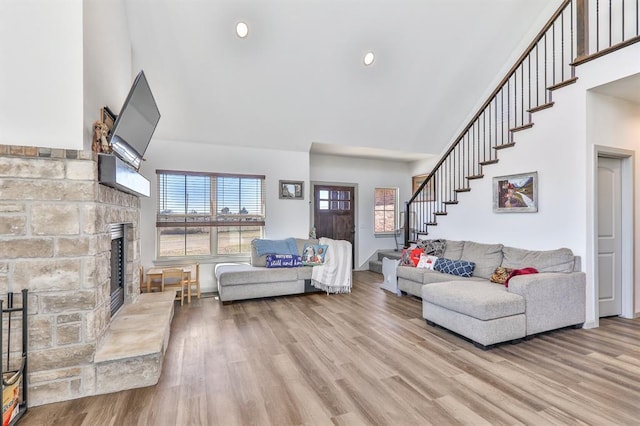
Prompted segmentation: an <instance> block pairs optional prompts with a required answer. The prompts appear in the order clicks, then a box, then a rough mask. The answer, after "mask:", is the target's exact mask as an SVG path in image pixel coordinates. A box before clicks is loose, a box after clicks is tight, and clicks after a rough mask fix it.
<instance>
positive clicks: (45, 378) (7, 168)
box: [0, 146, 140, 405]
mask: <svg viewBox="0 0 640 426" xmlns="http://www.w3.org/2000/svg"><path fill="white" fill-rule="evenodd" d="M97 174H98V169H97V157H96V155H95V154H94V153H93V152H91V151H71V150H61V149H48V148H34V147H10V146H0V295H6V293H7V292H15V293H18V292H20V291H21V290H22V289H24V288H26V289H28V290H29V309H28V314H29V316H28V318H29V319H28V336H29V346H28V356H29V371H30V373H29V376H28V378H27V383H28V386H29V405H40V404H44V403H49V402H56V401H63V400H69V399H75V398H79V397H82V396H88V395H93V394H94V393H95V383H96V377H95V368H94V365H93V357H94V354H95V350H96V346H97V345H98V343H99V342H100V339H101V337H102V335H103V333H104V332H105V330H106V328H107V326H108V324H109V322H110V320H111V315H110V307H109V306H110V270H109V269H110V250H111V238H110V234H109V225H110V224H112V223H124V224H126V226H125V236H126V241H127V248H126V250H127V264H126V280H125V282H126V289H125V295H126V302H125V303H128V302H130V301H131V300H133V299H135V297H137V295H138V294H139V275H138V269H139V266H140V253H139V246H140V244H139V240H140V235H139V222H140V203H139V199H138V197H136V196H133V195H130V194H126V193H123V192H121V191H117V190H115V189H113V188H109V187H106V186H103V185H100V184H99V183H98V181H97ZM2 297H5V296H2ZM19 326H21V324H17V323H16V322H15V321H14V323H13V324H12V330H13V329H14V328H15V327H19ZM15 334H18V335H19V333H15ZM12 341H13V334H12ZM17 347H18V345H13V344H12V349H13V348H17ZM4 356H6V354H5V355H4Z"/></svg>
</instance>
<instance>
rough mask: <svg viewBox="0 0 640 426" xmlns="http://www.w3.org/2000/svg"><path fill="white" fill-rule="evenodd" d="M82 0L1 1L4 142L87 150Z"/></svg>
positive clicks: (1, 135)
mask: <svg viewBox="0 0 640 426" xmlns="http://www.w3.org/2000/svg"><path fill="white" fill-rule="evenodd" d="M82 42H83V32H82V1H81V0H66V1H51V0H4V1H2V2H0V63H2V66H0V129H1V130H0V144H5V145H25V146H46V147H51V148H66V149H82V105H83V100H82V99H83V93H82V80H83V70H82V56H83V49H82Z"/></svg>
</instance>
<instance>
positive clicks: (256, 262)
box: [251, 240, 267, 268]
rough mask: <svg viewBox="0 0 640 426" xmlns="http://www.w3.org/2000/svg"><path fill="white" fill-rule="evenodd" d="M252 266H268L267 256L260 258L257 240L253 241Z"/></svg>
mask: <svg viewBox="0 0 640 426" xmlns="http://www.w3.org/2000/svg"><path fill="white" fill-rule="evenodd" d="M251 265H252V266H260V267H263V268H264V267H266V266H267V255H266V254H265V255H263V256H258V250H257V249H256V245H255V240H252V241H251Z"/></svg>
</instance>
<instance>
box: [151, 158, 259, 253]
mask: <svg viewBox="0 0 640 426" xmlns="http://www.w3.org/2000/svg"><path fill="white" fill-rule="evenodd" d="M156 174H157V200H158V202H157V210H156V211H157V214H156V230H157V241H158V244H157V247H158V257H159V258H163V257H184V256H215V255H226V254H248V253H249V252H250V243H251V240H253V239H254V238H261V237H262V236H263V230H264V223H265V208H264V176H256V175H231V174H221V173H195V172H178V171H169V170H158V171H156Z"/></svg>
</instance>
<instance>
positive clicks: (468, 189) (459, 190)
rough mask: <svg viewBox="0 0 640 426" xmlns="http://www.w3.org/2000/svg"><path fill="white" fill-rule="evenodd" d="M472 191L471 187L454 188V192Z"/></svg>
mask: <svg viewBox="0 0 640 426" xmlns="http://www.w3.org/2000/svg"><path fill="white" fill-rule="evenodd" d="M469 191H471V188H458V189H454V192H469Z"/></svg>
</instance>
